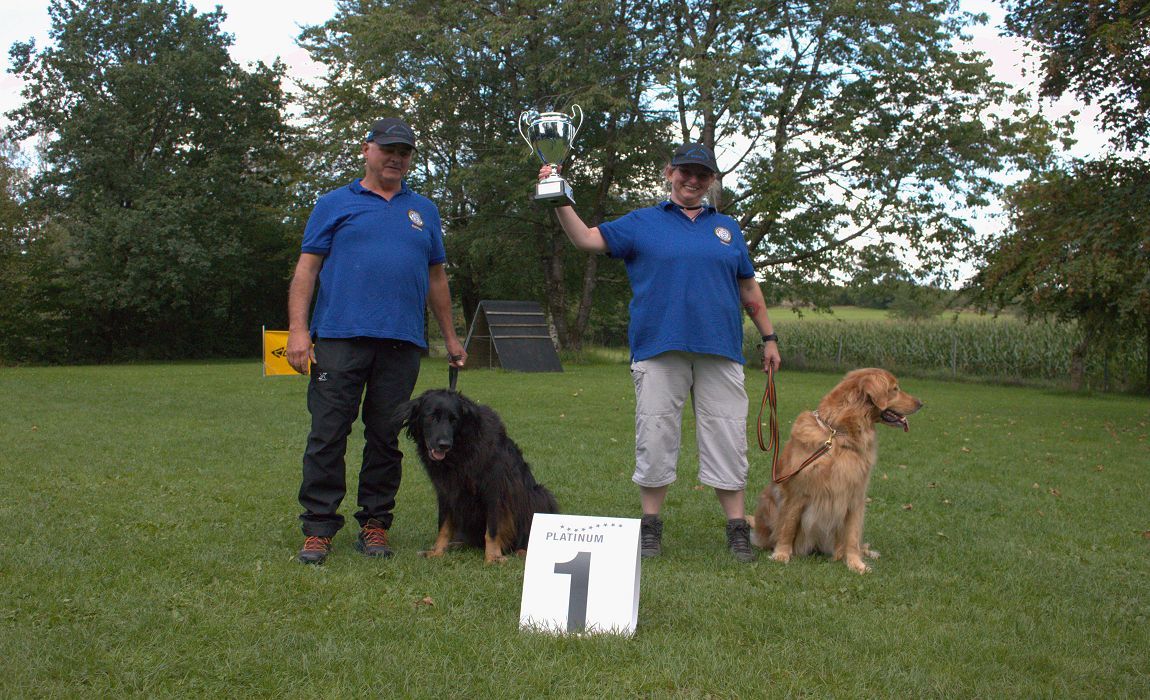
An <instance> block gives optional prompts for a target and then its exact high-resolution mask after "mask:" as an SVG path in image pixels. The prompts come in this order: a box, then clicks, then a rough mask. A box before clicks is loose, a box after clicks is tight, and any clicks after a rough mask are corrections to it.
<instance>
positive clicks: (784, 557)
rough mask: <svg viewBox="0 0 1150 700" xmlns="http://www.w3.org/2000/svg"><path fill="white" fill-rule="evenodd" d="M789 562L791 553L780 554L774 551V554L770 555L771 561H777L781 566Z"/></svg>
mask: <svg viewBox="0 0 1150 700" xmlns="http://www.w3.org/2000/svg"><path fill="white" fill-rule="evenodd" d="M790 560H791V553H790V552H780V551H779V550H777V549H776V550H775V551H774V552H772V553H771V561H777V562H780V563H782V564H786V563H788V562H790Z"/></svg>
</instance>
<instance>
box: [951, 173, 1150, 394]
mask: <svg viewBox="0 0 1150 700" xmlns="http://www.w3.org/2000/svg"><path fill="white" fill-rule="evenodd" d="M1139 163H1140V164H1141V165H1140V167H1137V168H1135V167H1132V165H1136V164H1139ZM1146 202H1150V166H1147V165H1146V164H1145V163H1144V162H1140V161H1133V162H1132V161H1128V160H1126V161H1124V160H1120V159H1117V158H1110V159H1106V160H1102V161H1097V162H1078V163H1076V164H1074V165H1073V166H1072V167H1071V168H1070V170H1069V171H1065V172H1064V171H1054V172H1051V173H1047V174H1045V175H1043V176H1042V177H1036V178H1033V179H1031V180H1028V181H1026V182H1023V183H1021V184H1020V185H1018V186H1016V187H1015V188H1013V189H1012V190H1011V192H1010V193H1009V197H1008V203H1009V206H1010V211H1011V223H1012V227H1011V231H1010V232H1009V233H1008V234H1007V235H1006V236H1004V237H1003V238H1002V239H1000V240H996V241H993V242H992V243H991V245H990V247H989V249H988V250H987V251H986V252H985V262H984V264H983V265H982V267H981V268H980V269H979V270H978V272H977V274H976V275H975V277H974V278H973V279H972V280H971V282H970V283H969V290H970V291H971V292H972V294H973V301H974V303H976V304H977V305H978V306H979V307H981V308H983V309H1001V308H1004V307H1006V306H1013V305H1017V306H1019V307H1020V308H1021V309H1023V310H1024V311H1025V312H1026V314H1027V315H1028V316H1030V317H1038V316H1046V315H1053V316H1055V317H1057V318H1059V319H1061V320H1064V321H1074V322H1076V323H1077V327H1078V334H1079V339H1078V343H1077V344H1076V347H1075V349H1074V351H1073V357H1072V360H1071V383H1072V385H1073V386H1074V388H1080V387H1081V386H1082V383H1083V373H1084V360H1085V357H1086V356H1087V354H1088V353H1091V352H1094V353H1099V354H1101V353H1104V352H1105V351H1106V350H1107V349H1113V348H1116V347H1117V346H1118V344H1120V343H1127V342H1132V343H1133V344H1134V345H1135V346H1137V345H1138V344H1140V343H1141V344H1143V348H1144V349H1147V350H1148V358H1147V368H1146V371H1147V375H1146V390H1147V391H1148V392H1150V208H1148V207H1147V206H1146ZM1131 203H1135V204H1134V205H1133V206H1132V205H1131Z"/></svg>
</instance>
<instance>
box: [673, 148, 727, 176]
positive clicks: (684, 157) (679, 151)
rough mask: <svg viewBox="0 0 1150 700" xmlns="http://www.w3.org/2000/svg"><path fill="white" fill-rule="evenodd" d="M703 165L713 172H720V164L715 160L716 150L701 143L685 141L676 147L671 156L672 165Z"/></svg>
mask: <svg viewBox="0 0 1150 700" xmlns="http://www.w3.org/2000/svg"><path fill="white" fill-rule="evenodd" d="M692 164H693V165H701V166H703V167H704V168H707V169H709V170H710V171H711V172H713V173H717V172H719V164H718V163H716V162H715V152H714V151H712V150H711V149H710V148H707V147H706V146H704V145H703V144H701V143H685V144H683V145H682V146H679V147H678V148H676V149H675V155H673V156H671V166H672V167H674V166H677V165H692Z"/></svg>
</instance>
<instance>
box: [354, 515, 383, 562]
mask: <svg viewBox="0 0 1150 700" xmlns="http://www.w3.org/2000/svg"><path fill="white" fill-rule="evenodd" d="M355 548H356V549H358V550H359V551H360V552H362V553H363V554H364V555H365V556H369V557H383V558H385V559H386V558H387V557H390V556H391V554H392V552H391V547H389V546H388V545H387V530H386V529H384V527H383V525H382V524H380V522H379V521H378V520H376V519H375V518H372V519H371V520H368V521H367V523H365V524H364V526H363V529H362V530H360V531H359V537H357V538H355Z"/></svg>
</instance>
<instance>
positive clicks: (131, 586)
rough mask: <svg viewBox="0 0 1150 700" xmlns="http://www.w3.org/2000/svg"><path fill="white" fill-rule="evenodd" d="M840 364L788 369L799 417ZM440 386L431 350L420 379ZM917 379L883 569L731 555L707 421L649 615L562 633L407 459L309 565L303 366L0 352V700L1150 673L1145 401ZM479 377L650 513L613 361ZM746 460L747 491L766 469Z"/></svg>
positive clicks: (574, 479)
mask: <svg viewBox="0 0 1150 700" xmlns="http://www.w3.org/2000/svg"><path fill="white" fill-rule="evenodd" d="M748 377H749V379H748V392H749V393H750V394H752V396H751V397H750V402H751V403H752V405H753V407H754V408H755V409H757V407H758V399H759V393H760V392H761V391H762V375H761V374H759V373H756V372H750V373H748ZM837 378H838V377H837V375H832V374H819V373H796V372H790V373H788V372H783V373H782V374H780V376H779V377H778V388H779V397H780V416H781V417H782V419H783V423H784V435H785V433H786V430H787V429H788V428H789V424H790V421H791V420H792V419H793V418H794V416H795V415H796V414H797V413H798V412H799V411H801V410H804V409H809V408H813V407H814V405H815V404H816V402H817V399H818V397H819V396H820V395H821V394H823V393H824V392H825V391H826V390H827V389H829V388H830V387H831V386H832V385H833V384H834V383H835V382H836V381H837ZM445 383H446V371H445V368H444V366H443V365H442V364H441V363H440V362H435V363H434V364H427V365H425V367H424V373H423V376H422V378H421V382H420V387H419V390H422V389H424V388H429V387H431V386H443V385H444V384H445ZM904 386H905V388H906V389H908V390H909V391H911V392H912V393H915V394H916V395H919V396H920V397H921V398H923V399H924V400H925V402H926V405H927V407H926V408H925V409H924V410H923V411H922V412H921V413H919V414H918V415H917V416H914V417H912V419H911V431H910V433H909V434H904V433H902V432H901V431H896V430H886V429H881V430H882V433H881V437H880V442H881V446H880V463H879V466H878V468H877V470H876V472H875V474H874V477H873V480H872V483H871V490H870V495H871V497H872V502H871V505H870V506H869V510H868V513H867V523H866V533H867V537H866V539H867V541H869V542H870V543H871V544H873V545H874V547H875V548H877V549H879V550H880V551H881V552H882V555H883V556H882V558H881V559H879V560H878V561H877V562H876V563H875V566H874V569H875V570H874V572H873V573H871V574H869V575H867V576H858V575H856V574H853V573H851V572H849V571H848V570H847V569H846V568H845V567H844V566H843V565H842V564H839V563H834V562H830V561H828V560H825V559H818V558H807V559H800V560H797V561H795V562H792V563H791V564H789V565H786V566H783V565H779V564H776V563H774V562H771V561H769V560H768V559H767V557H765V556H761V557H760V558H759V560H758V561H757V562H756V563H754V564H750V565H744V564H738V563H736V562H735V561H734V560H733V559H732V558H731V557H730V556H729V555H728V553H727V552H726V551H725V549H724V536H723V519H722V516H721V514H720V511H719V508H718V505H717V504H716V502H715V498H714V496H713V494H712V493H710V492H708V491H706V490H703V489H700V488H698V486H697V482H696V480H695V476H694V472H695V467H694V441H693V438H692V437H691V432H692V431H693V423H692V422H691V421H689V420H688V421H687V423H688V425H687V430H686V432H685V439H684V451H683V452H684V457H683V459H682V463H681V471H680V477H681V478H680V480H679V482H678V483H677V484H675V485H674V486H673V487H672V488H671V491H670V496H669V499H668V503H667V507H666V510H665V513H664V515H665V518H666V531H665V535H664V545H665V554H664V556H663V557H661V558H659V559H656V560H652V561H648V562H645V563H644V564H643V571H642V593H641V602H640V610H639V627H638V631H637V633H636V635H635V636H634V637H633V638H631V639H623V638H613V637H600V638H551V637H547V636H543V635H538V634H527V633H522V632H520V631H519V630H518V628H517V625H518V612H519V599H520V592H521V584H522V572H523V562H522V561H521V560H512V561H510V562H509V563H508V564H506V565H504V566H484V564H483V562H482V555H481V553H479V552H476V551H466V552H458V553H453V554H452V555H449V556H448V557H447V558H445V559H444V560H440V561H428V560H425V559H422V558H420V557H418V556H416V551H417V550H419V549H423V548H426V547H427V546H428V545H429V544H430V543H431V541H432V540H433V539H434V530H435V510H434V499H433V497H432V494H431V490H430V487H429V485H428V482H427V478H426V476H425V475H424V474H423V473H422V470H421V468H420V466H419V465H418V463H417V462H416V461H415V460H414V459H413V458H412V459H409V460H408V461H407V463H406V467H407V473H406V478H405V481H404V486H403V488H402V490H401V491H400V495H399V505H398V508H397V511H396V522H395V526H394V527H393V530H392V540H393V544H394V545H395V546H396V547H397V550H398V554H397V556H396V557H395V558H394V559H393V560H390V561H375V560H368V559H365V558H363V557H361V556H359V555H357V554H356V553H355V552H354V551H353V549H352V546H351V543H352V539H353V537H354V532H353V531H352V530H351V528H348V529H345V530H344V531H343V532H341V533H340V535H339V537H338V538H337V540H336V549H335V552H334V554H333V556H332V558H331V559H330V560H329V563H328V564H327V565H326V566H324V567H305V566H301V565H299V564H297V563H296V562H295V561H294V555H295V552H296V550H297V548H298V547H299V545H300V544H301V540H302V537H301V535H300V532H299V528H298V524H297V521H296V515H297V513H298V506H297V504H296V502H295V494H296V490H297V488H298V478H299V469H300V467H299V462H300V452H301V449H302V446H303V440H304V436H305V432H306V425H307V414H306V410H305V407H304V390H305V382H304V381H303V380H302V379H299V378H271V379H263V378H261V377H260V370H259V366H258V364H255V363H218V364H175V365H143V366H112V367H69V368H11V369H0V396H3V397H4V405H5V411H4V413H3V414H2V415H0V478H2V479H3V484H4V487H5V489H4V491H5V494H6V495H5V496H4V498H3V500H0V517H2V518H3V521H4V522H7V523H8V527H9V534H10V535H11V537H10V539H9V540H8V543H7V545H6V546H5V553H4V556H3V557H2V558H0V658H3V659H6V664H5V665H6V668H5V671H4V673H3V675H2V677H0V697H4V698H40V697H119V696H127V697H146V698H158V697H210V698H224V697H227V698H252V697H275V698H313V697H330V698H350V697H372V696H394V697H404V698H443V697H452V698H474V697H479V698H541V697H557V698H765V697H812V698H826V697H844V698H845V697H850V698H857V697H914V698H920V697H939V698H955V697H978V698H1000V697H1072V698H1092V697H1096V698H1103V697H1105V698H1110V697H1148V696H1150V664H1148V662H1147V659H1148V658H1150V631H1148V630H1150V627H1148V618H1150V585H1148V581H1150V508H1148V507H1147V504H1148V503H1150V475H1148V471H1147V469H1148V465H1150V402H1148V401H1147V400H1145V399H1137V398H1131V397H1126V396H1091V395H1072V394H1064V393H1053V392H1049V391H1042V390H1037V389H1025V388H1018V387H1006V388H1003V387H993V386H979V385H973V384H961V383H946V382H940V381H927V380H908V381H905V382H904ZM460 388H461V390H463V391H464V392H465V393H467V394H468V395H470V396H471V397H473V398H474V399H476V400H478V401H480V402H483V403H488V404H491V405H493V406H494V407H495V408H497V409H498V410H499V411H500V412H501V413H502V415H503V416H504V419H505V421H506V423H507V425H508V427H509V431H510V433H511V435H512V437H513V438H514V439H515V440H516V441H517V442H518V443H519V444H520V445H521V446H522V448H523V449H524V452H525V453H526V455H527V457H528V459H529V460H530V462H531V463H532V465H533V468H534V470H535V473H536V476H537V477H538V478H539V479H540V480H541V481H542V482H544V483H545V484H547V485H548V486H549V487H550V488H551V489H552V490H553V491H554V492H555V494H556V495H557V496H558V498H559V501H560V504H561V505H562V506H563V508H564V510H565V511H566V512H570V513H582V514H590V515H607V516H621V517H636V516H637V514H638V504H637V501H638V498H637V494H636V490H635V487H634V486H633V485H632V484H631V483H630V480H629V476H630V472H631V467H632V462H633V453H632V451H633V413H632V412H633V395H632V388H631V383H630V377H629V375H628V373H627V369H626V365H625V364H619V363H602V364H592V365H584V366H574V365H570V364H569V365H568V366H567V367H566V371H565V372H564V373H562V374H546V375H523V374H508V373H504V372H501V371H491V370H488V371H465V372H464V373H463V374H462V376H461V379H460ZM753 415H754V412H753V411H752V416H753ZM357 432H358V431H357ZM361 446H362V442H361V440H360V439H359V437H358V436H357V437H355V438H354V439H353V440H352V444H351V447H350V449H349V454H350V455H357V454H358V452H359V450H360V448H361ZM409 451H410V450H409ZM752 455H753V456H752V472H751V482H752V487H753V489H752V491H753V492H757V490H758V489H759V488H761V487H762V486H763V485H764V484H765V482H766V481H767V480H768V475H769V469H770V465H769V460H768V459H767V458H766V457H765V456H764V455H763V454H762V453H760V452H758V451H757V449H756V450H755V451H754V452H753V453H752ZM353 460H354V458H353ZM350 471H352V472H354V471H355V470H354V469H352V470H350ZM352 481H353V492H354V479H353V480H352ZM344 509H345V512H346V513H347V514H348V515H349V516H350V514H351V512H352V511H353V510H354V504H353V503H347V502H345V504H344Z"/></svg>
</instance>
